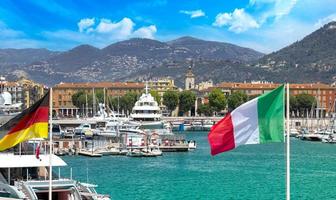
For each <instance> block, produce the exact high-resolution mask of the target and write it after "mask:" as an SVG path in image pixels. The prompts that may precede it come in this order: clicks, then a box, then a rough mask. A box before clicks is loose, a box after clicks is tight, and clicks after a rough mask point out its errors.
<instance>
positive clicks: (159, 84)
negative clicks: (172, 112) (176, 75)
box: [148, 77, 177, 115]
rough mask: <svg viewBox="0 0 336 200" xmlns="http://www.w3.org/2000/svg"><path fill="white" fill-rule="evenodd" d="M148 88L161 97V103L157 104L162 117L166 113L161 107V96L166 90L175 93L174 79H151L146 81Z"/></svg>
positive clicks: (163, 107) (162, 106) (164, 107)
mask: <svg viewBox="0 0 336 200" xmlns="http://www.w3.org/2000/svg"><path fill="white" fill-rule="evenodd" d="M148 87H149V89H150V90H155V91H157V92H158V93H159V95H160V97H161V102H158V103H159V106H160V109H161V111H162V112H163V114H164V115H166V114H167V113H168V111H167V110H166V106H165V105H163V94H164V93H165V92H167V91H168V90H175V91H177V87H176V86H175V82H174V79H172V78H171V77H160V78H153V79H151V80H149V81H148Z"/></svg>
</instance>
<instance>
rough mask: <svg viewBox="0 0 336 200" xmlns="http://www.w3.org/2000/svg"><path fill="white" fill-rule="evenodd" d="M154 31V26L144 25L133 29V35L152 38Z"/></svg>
mask: <svg viewBox="0 0 336 200" xmlns="http://www.w3.org/2000/svg"><path fill="white" fill-rule="evenodd" d="M156 31H157V29H156V26H154V25H150V26H146V27H141V28H139V29H138V30H136V31H134V33H133V36H134V37H141V38H148V39H153V38H154V34H155V33H156Z"/></svg>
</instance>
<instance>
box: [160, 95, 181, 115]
mask: <svg viewBox="0 0 336 200" xmlns="http://www.w3.org/2000/svg"><path fill="white" fill-rule="evenodd" d="M178 103H179V93H178V92H177V91H173V90H168V91H167V92H165V93H164V94H163V104H164V105H165V106H167V109H168V110H169V111H170V113H171V112H172V111H173V110H175V108H176V106H177V105H178Z"/></svg>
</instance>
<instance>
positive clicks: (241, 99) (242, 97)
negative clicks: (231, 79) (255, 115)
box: [228, 91, 248, 111]
mask: <svg viewBox="0 0 336 200" xmlns="http://www.w3.org/2000/svg"><path fill="white" fill-rule="evenodd" d="M247 100H248V97H247V95H246V94H245V93H243V92H240V91H238V92H233V93H232V94H231V95H230V96H229V97H228V107H229V111H232V110H233V109H235V108H237V107H238V106H240V105H241V104H243V103H245V102H246V101H247Z"/></svg>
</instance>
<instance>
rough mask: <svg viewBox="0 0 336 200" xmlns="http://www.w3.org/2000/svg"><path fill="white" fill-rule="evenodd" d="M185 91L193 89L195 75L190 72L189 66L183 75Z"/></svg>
mask: <svg viewBox="0 0 336 200" xmlns="http://www.w3.org/2000/svg"><path fill="white" fill-rule="evenodd" d="M185 89H186V90H192V89H195V75H194V74H193V72H192V70H191V66H189V69H188V71H187V73H186V75H185Z"/></svg>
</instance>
